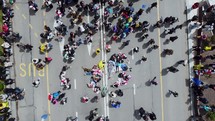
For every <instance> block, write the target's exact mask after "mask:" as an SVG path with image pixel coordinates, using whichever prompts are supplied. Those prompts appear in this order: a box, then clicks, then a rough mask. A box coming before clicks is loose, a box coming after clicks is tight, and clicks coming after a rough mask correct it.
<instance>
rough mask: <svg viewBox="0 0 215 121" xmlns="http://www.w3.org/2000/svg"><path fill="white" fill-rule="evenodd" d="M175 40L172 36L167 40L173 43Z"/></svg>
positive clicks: (175, 37) (176, 37)
mask: <svg viewBox="0 0 215 121" xmlns="http://www.w3.org/2000/svg"><path fill="white" fill-rule="evenodd" d="M176 39H178V36H172V37H170V38H169V40H170V41H171V42H174V41H175V40H176Z"/></svg>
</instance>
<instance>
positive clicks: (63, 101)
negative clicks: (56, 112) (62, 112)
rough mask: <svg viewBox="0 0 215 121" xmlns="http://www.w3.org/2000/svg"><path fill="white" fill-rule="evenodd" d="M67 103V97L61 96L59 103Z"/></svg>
mask: <svg viewBox="0 0 215 121" xmlns="http://www.w3.org/2000/svg"><path fill="white" fill-rule="evenodd" d="M66 103H67V97H66V98H63V99H62V100H61V101H60V104H61V105H65V104H66Z"/></svg>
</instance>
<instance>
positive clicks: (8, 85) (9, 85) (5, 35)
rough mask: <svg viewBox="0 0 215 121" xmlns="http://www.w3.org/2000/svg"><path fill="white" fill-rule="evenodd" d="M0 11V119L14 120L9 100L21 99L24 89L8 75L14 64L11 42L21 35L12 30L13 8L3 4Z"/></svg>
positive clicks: (18, 38) (16, 40)
mask: <svg viewBox="0 0 215 121" xmlns="http://www.w3.org/2000/svg"><path fill="white" fill-rule="evenodd" d="M2 13H3V16H2V20H3V25H2V32H0V37H1V38H2V39H3V40H4V42H3V43H2V44H1V47H2V51H1V56H0V63H1V67H0V72H1V74H0V80H1V81H2V82H1V88H2V89H3V93H1V94H0V99H1V104H0V107H1V109H0V119H1V120H8V121H15V118H14V117H12V110H11V109H10V105H9V101H18V100H23V99H24V96H25V89H23V88H20V87H16V86H14V83H15V82H16V80H15V79H13V78H11V75H10V69H11V67H12V66H14V62H13V61H12V59H11V56H12V55H13V50H12V44H13V43H14V42H18V41H19V40H20V39H21V38H22V37H21V36H20V35H19V33H17V32H13V31H12V21H11V19H12V18H13V17H14V12H13V9H12V8H10V7H8V6H6V4H4V6H3V8H2ZM2 84H3V85H2Z"/></svg>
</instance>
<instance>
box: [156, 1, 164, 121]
mask: <svg viewBox="0 0 215 121" xmlns="http://www.w3.org/2000/svg"><path fill="white" fill-rule="evenodd" d="M159 5H160V1H159V0H157V20H158V21H159V20H160V12H159V10H160V6H159ZM160 34H161V32H160V28H158V45H159V53H161V46H160V45H161V40H160ZM159 55H160V54H159ZM159 62H160V70H159V71H160V72H159V73H160V95H161V121H164V101H163V100H164V99H163V96H164V94H163V78H162V58H161V56H159Z"/></svg>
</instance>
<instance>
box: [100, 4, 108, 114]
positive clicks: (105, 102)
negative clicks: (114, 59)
mask: <svg viewBox="0 0 215 121" xmlns="http://www.w3.org/2000/svg"><path fill="white" fill-rule="evenodd" d="M102 9H103V6H101V8H100V9H99V14H100V16H101V18H100V20H101V21H102ZM100 26H102V24H101V23H100ZM101 28H102V27H101ZM100 44H101V45H100V47H101V49H100V50H101V56H102V61H104V47H103V46H104V45H103V44H104V43H103V30H102V29H101V31H100ZM102 78H103V79H102V80H103V81H102V82H103V83H102V85H103V87H106V83H105V76H102ZM106 104H107V100H106V97H104V116H105V117H106V116H107V106H106Z"/></svg>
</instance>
